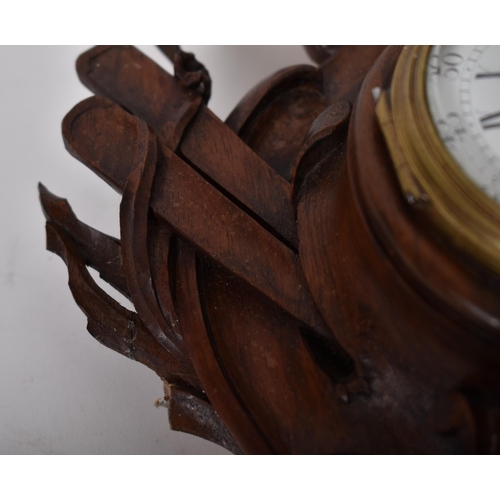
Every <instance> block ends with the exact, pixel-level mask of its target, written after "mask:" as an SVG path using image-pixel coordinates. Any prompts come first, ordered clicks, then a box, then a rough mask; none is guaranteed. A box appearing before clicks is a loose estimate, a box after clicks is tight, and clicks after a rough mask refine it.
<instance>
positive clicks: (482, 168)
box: [426, 45, 500, 203]
mask: <svg viewBox="0 0 500 500" xmlns="http://www.w3.org/2000/svg"><path fill="white" fill-rule="evenodd" d="M426 91H427V100H428V104H429V110H430V114H431V117H432V120H433V122H434V125H435V126H436V129H437V132H438V134H439V136H440V137H441V139H442V141H443V143H444V144H445V146H446V148H447V149H448V151H449V152H450V153H451V155H452V156H453V157H454V158H455V160H456V162H457V163H458V165H459V166H460V167H461V168H462V169H463V170H464V172H465V173H466V174H467V175H468V176H469V178H470V179H471V180H472V181H473V182H474V183H475V184H476V185H478V186H479V187H480V188H481V189H482V190H483V191H484V192H485V193H486V194H487V195H488V196H490V197H491V198H492V199H494V200H495V201H496V202H497V203H500V46H498V45H491V46H485V45H476V46H467V45H436V46H434V47H432V50H431V52H430V54H429V58H428V60H427V71H426Z"/></svg>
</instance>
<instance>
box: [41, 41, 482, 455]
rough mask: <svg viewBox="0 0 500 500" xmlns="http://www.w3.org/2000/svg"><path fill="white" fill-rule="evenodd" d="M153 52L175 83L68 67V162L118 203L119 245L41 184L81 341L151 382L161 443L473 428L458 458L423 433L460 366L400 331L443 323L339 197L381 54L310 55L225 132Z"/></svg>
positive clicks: (296, 440) (245, 447) (91, 61)
mask: <svg viewBox="0 0 500 500" xmlns="http://www.w3.org/2000/svg"><path fill="white" fill-rule="evenodd" d="M161 48H162V50H163V51H164V52H165V53H166V54H167V55H168V57H170V58H171V59H172V60H173V61H174V64H175V76H171V75H170V74H168V73H167V72H166V71H164V70H163V69H162V68H160V67H159V66H158V65H156V64H155V63H154V62H153V61H151V60H150V59H148V58H147V57H146V56H145V55H144V54H142V53H141V52H140V51H138V50H137V49H135V48H133V47H121V46H113V47H96V48H94V49H92V50H90V51H88V52H86V53H85V54H83V55H82V56H81V57H80V58H79V60H78V62H77V71H78V75H79V77H80V79H81V80H82V82H83V83H84V84H85V85H86V86H87V87H88V88H89V89H91V90H92V91H93V92H94V93H95V94H96V95H95V96H94V97H91V98H89V99H87V100H85V101H83V102H81V103H79V104H77V105H76V106H75V107H74V108H73V109H72V110H71V111H70V112H69V113H68V115H67V116H66V117H65V118H64V121H63V136H64V141H65V145H66V148H67V149H68V151H69V152H70V153H71V154H72V155H73V156H75V157H76V158H78V159H79V160H80V161H81V162H82V163H84V164H85V165H86V166H87V167H89V168H90V169H91V170H92V171H93V172H95V173H96V174H97V175H98V176H99V177H101V178H102V179H103V180H104V181H105V182H107V183H108V184H109V185H110V186H112V187H113V188H114V189H115V190H117V191H118V192H119V193H121V194H122V202H121V206H120V239H119V240H117V239H115V238H113V237H111V236H108V235H106V234H103V233H101V232H99V231H97V230H95V229H93V228H91V227H89V226H87V225H86V224H84V223H83V222H81V221H79V220H78V219H77V217H76V216H75V214H74V213H73V212H72V210H71V207H70V205H69V204H68V202H67V201H66V200H64V199H62V198H59V197H57V196H55V195H53V194H51V193H50V192H49V191H48V190H47V189H46V188H45V187H43V186H40V196H41V201H42V206H43V210H44V213H45V216H46V218H47V247H48V249H49V250H50V251H52V252H55V253H57V254H58V255H59V256H60V257H61V258H62V259H63V260H64V261H65V263H66V265H67V267H68V272H69V286H70V289H71V292H72V294H73V296H74V298H75V300H76V302H77V303H78V305H79V306H80V308H81V309H82V310H83V312H84V313H85V315H86V316H87V318H88V325H87V328H88V330H89V332H90V333H91V334H92V335H93V336H94V337H95V338H96V339H97V340H98V341H99V342H101V343H102V344H104V345H106V346H107V347H109V348H111V349H114V350H115V351H117V352H119V353H121V354H124V355H126V356H128V357H129V358H131V359H134V360H136V361H140V362H141V363H144V364H145V365H146V366H148V367H149V368H151V369H152V370H154V371H155V372H156V373H157V374H158V375H159V376H160V377H161V378H162V380H163V381H164V386H165V401H166V404H167V405H168V407H169V414H170V425H171V427H172V428H173V429H177V430H181V431H184V432H190V433H193V434H195V435H198V436H201V437H204V438H206V439H210V440H212V441H214V442H216V443H218V444H220V445H222V446H224V447H226V448H227V449H229V450H231V451H233V452H234V453H242V452H244V453H370V452H378V453H380V452H395V453H396V452H397V453H401V452H456V451H460V450H462V449H464V446H467V449H472V448H471V446H473V444H471V439H472V438H471V437H470V436H476V434H477V433H475V432H473V431H470V432H465V431H464V432H463V433H462V434H463V435H466V436H467V439H466V441H467V442H466V444H464V443H463V442H462V441H461V438H460V436H461V435H462V434H460V435H459V436H458V437H457V435H453V436H451V437H450V435H449V433H446V432H441V431H440V430H439V429H438V430H436V426H435V425H432V424H431V423H430V422H431V420H432V418H431V414H433V413H432V412H433V411H434V410H433V408H435V407H437V406H436V405H438V402H439V401H441V397H440V394H441V393H442V394H445V393H446V394H447V393H448V392H449V391H451V390H454V388H455V386H458V385H459V382H458V380H459V379H460V377H462V379H461V380H463V377H464V376H465V375H464V374H465V373H466V372H467V370H466V369H465V368H463V366H464V364H466V363H462V362H461V361H459V360H458V358H459V357H460V356H459V354H456V361H454V362H455V364H456V366H460V369H459V368H457V369H456V370H455V371H456V372H459V373H460V375H453V376H451V375H450V376H449V377H448V375H447V376H444V378H443V379H442V380H441V379H440V376H441V375H440V373H441V372H440V370H441V365H439V363H438V361H437V360H438V359H441V358H440V356H444V354H443V353H444V347H443V346H442V345H441V344H440V341H439V342H438V341H436V342H434V343H433V341H432V340H430V341H429V343H428V346H427V347H428V348H429V351H430V357H429V358H426V360H425V361H423V360H422V358H421V352H422V348H423V347H422V345H421V343H420V341H419V340H417V339H416V337H415V335H414V333H413V332H414V330H415V329H416V330H419V329H422V327H423V326H425V325H423V323H422V322H423V321H424V319H422V317H421V321H420V323H418V322H417V323H418V324H417V325H416V326H415V327H414V326H409V327H408V328H406V327H407V323H409V324H411V325H413V323H412V322H413V321H414V315H415V314H416V313H417V315H418V314H422V311H423V310H424V309H425V315H424V316H425V317H426V318H429V317H431V319H432V321H434V322H437V323H434V324H439V325H445V324H446V328H448V329H450V328H451V327H450V326H449V324H448V323H449V320H448V319H447V318H441V317H440V316H439V314H438V313H437V312H435V311H434V310H433V309H432V307H430V306H429V304H428V303H427V302H425V301H424V300H422V298H421V297H417V295H418V294H417V293H416V292H415V291H414V290H411V289H410V288H409V287H408V286H407V285H406V284H404V283H403V282H402V281H401V280H400V278H399V277H398V276H399V274H398V271H397V270H395V269H394V268H393V267H391V265H390V264H389V259H388V257H387V254H386V253H385V252H384V250H383V249H380V248H379V246H378V245H379V243H378V242H377V239H376V238H375V237H374V236H373V235H372V232H371V230H370V223H369V222H368V223H367V219H366V218H365V217H364V215H363V214H364V212H363V210H365V208H364V207H363V206H362V203H360V202H359V200H360V199H361V197H360V196H359V195H356V194H353V193H355V192H356V189H355V186H356V179H355V167H354V166H353V167H351V163H352V164H353V165H354V164H355V154H354V153H355V148H356V147H357V146H358V143H356V140H357V141H359V140H360V137H361V135H360V134H361V132H359V133H358V135H355V131H353V129H354V126H355V124H353V120H354V118H353V105H354V104H355V103H356V102H357V99H358V96H359V95H360V91H361V88H362V83H363V81H364V79H365V77H366V75H367V73H368V71H369V70H370V69H371V68H372V66H374V64H375V61H376V60H377V58H379V56H380V55H381V54H382V53H383V50H384V48H383V47H344V48H341V49H338V50H337V48H335V49H332V48H325V47H316V48H310V49H309V52H310V53H311V55H312V57H313V58H314V59H315V60H316V61H317V62H318V63H320V66H319V67H315V66H307V65H302V66H294V67H291V68H286V69H284V70H282V71H280V72H278V73H277V74H275V75H272V76H271V77H269V79H267V80H266V81H264V82H262V83H261V84H259V85H258V86H257V87H256V88H254V89H253V90H252V91H251V92H250V93H249V94H248V95H247V96H245V97H244V98H243V100H242V101H241V102H240V104H239V105H238V106H237V107H236V108H235V110H234V111H233V112H232V113H231V115H230V116H229V117H228V119H227V120H226V122H225V123H224V122H222V121H221V120H219V119H218V118H217V117H216V116H215V115H214V114H213V113H212V112H211V111H210V109H209V108H208V107H207V106H206V103H207V102H208V99H209V97H210V91H211V82H210V77H209V74H208V72H207V70H206V69H205V67H204V66H203V65H202V64H200V63H199V62H198V61H196V59H195V58H194V56H193V55H192V54H186V53H184V52H183V51H182V50H181V49H180V48H178V47H177V46H168V47H165V46H163V47H161ZM386 52H387V51H386ZM386 52H384V54H386ZM385 57H386V60H388V61H389V62H390V61H392V60H393V59H394V58H395V55H394V53H390V52H389V53H388V55H386V56H385ZM384 64H387V63H384ZM357 106H358V104H357ZM355 109H358V112H359V109H360V108H359V107H358V108H355ZM373 130H375V132H374V134H377V133H378V129H376V128H375V127H374V128H373ZM363 133H364V134H367V133H371V134H372V135H373V133H372V132H371V131H370V132H363ZM349 169H351V170H352V172H351V173H349ZM349 176H351V177H349ZM353 186H354V188H353ZM353 248H357V249H361V250H359V251H358V250H353ZM367 252H368V253H370V252H371V253H370V255H369V256H367ZM89 266H90V267H92V268H94V269H96V270H98V271H99V273H100V275H101V277H102V278H103V279H104V280H105V281H107V282H109V283H110V284H112V285H113V286H114V287H115V288H116V289H117V290H119V291H120V292H121V293H122V294H123V295H124V296H126V297H127V298H129V299H130V300H131V301H132V302H133V304H134V307H135V311H129V310H127V309H125V308H124V307H122V306H121V305H120V304H118V303H117V302H116V301H115V300H114V299H112V298H111V297H109V296H108V295H107V294H106V293H104V292H103V291H102V290H101V289H100V288H99V287H98V285H97V284H96V283H95V282H94V280H93V279H92V277H91V276H90V274H89V272H88V270H87V268H88V267H89ZM398 280H399V281H398ZM375 282H376V283H377V284H374V283H375ZM359 288H362V291H359ZM410 296H411V297H410ZM413 299H415V301H416V302H415V303H417V306H415V307H416V313H415V312H412V313H409V316H408V315H407V316H405V314H406V312H404V311H405V310H406V309H408V308H409V304H410V302H411V300H413ZM389 301H392V302H393V306H394V311H395V312H394V313H391V312H390V311H389V307H388V306H387V304H388V303H389ZM398 301H399V302H398ZM405 308H406V309H405ZM401 311H403V312H401ZM402 325H403V327H402ZM405 328H406V330H405ZM443 328H445V327H444V326H443ZM453 328H454V327H453ZM407 330H409V333H408V332H407ZM438 344H439V345H438ZM446 355H448V353H447V352H446ZM450 363H451V362H450ZM461 363H462V364H461ZM429 365H430V366H431V367H432V369H430V368H429ZM438 366H439V367H438ZM448 368H449V367H448ZM448 368H447V369H448ZM454 369H455V368H453V369H451V372H453V370H454ZM446 377H448V378H446ZM437 380H439V383H437V382H436V381H437ZM438 406H439V405H438ZM441 406H442V405H441ZM445 406H446V405H445ZM463 406H464V407H465V406H467V405H466V403H463ZM460 408H461V407H460ZM467 408H469V407H468V406H467ZM440 411H441V410H440ZM457 411H458V410H457ZM467 411H468V413H467V419H465V418H464V419H462V420H463V422H464V423H463V424H462V420H460V422H461V425H463V426H469V427H470V426H472V427H474V426H475V425H476V423H475V420H474V417H473V416H472V415H473V413H474V412H473V411H472V410H470V411H469V409H468V410H467ZM445 413H446V412H445ZM443 418H444V417H443ZM464 439H465V438H464ZM474 439H475V438H474Z"/></svg>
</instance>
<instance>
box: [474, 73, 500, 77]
mask: <svg viewBox="0 0 500 500" xmlns="http://www.w3.org/2000/svg"><path fill="white" fill-rule="evenodd" d="M495 77H496V78H499V77H500V72H496V73H477V74H476V78H495Z"/></svg>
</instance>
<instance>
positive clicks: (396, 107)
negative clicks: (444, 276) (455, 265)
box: [376, 46, 500, 274]
mask: <svg viewBox="0 0 500 500" xmlns="http://www.w3.org/2000/svg"><path fill="white" fill-rule="evenodd" d="M430 49H431V47H430V46H407V47H404V49H403V50H402V52H401V55H400V57H399V59H398V62H397V64H396V68H395V71H394V75H393V78H392V82H391V87H390V89H389V91H388V92H383V93H382V94H381V96H380V98H379V100H378V102H377V106H376V114H377V117H378V119H379V122H380V125H381V127H382V130H383V133H384V136H385V139H386V142H387V145H388V148H389V150H390V153H391V157H392V159H393V162H394V167H395V169H396V173H397V176H398V179H399V183H400V185H401V188H402V190H403V193H404V194H405V196H406V198H407V200H408V202H409V203H410V204H412V205H414V206H415V208H421V209H422V210H424V211H425V212H426V213H428V216H429V217H430V218H431V219H432V221H433V222H434V223H436V224H437V225H438V226H439V227H440V228H441V229H442V230H443V231H444V232H445V233H446V234H447V235H448V237H450V238H451V239H452V241H453V242H454V243H455V244H456V245H458V246H459V247H460V248H462V249H463V250H465V251H466V252H467V253H468V254H469V255H471V256H472V257H473V258H474V259H476V260H478V261H479V262H481V263H482V264H484V265H486V266H487V267H488V268H489V269H491V270H493V271H494V272H496V273H498V274H500V205H498V204H497V203H495V202H494V201H493V200H492V199H491V198H489V197H488V196H487V195H486V193H484V192H483V191H482V190H481V189H480V188H479V187H478V186H476V184H474V182H473V181H472V180H471V179H470V178H469V177H468V176H467V175H466V174H465V172H464V171H463V170H462V168H461V167H460V166H459V165H458V163H457V162H456V161H455V159H454V158H453V157H452V156H451V154H450V153H449V152H448V150H447V149H446V148H445V146H444V145H443V143H442V141H441V139H440V137H439V135H438V132H437V130H436V127H435V125H434V122H433V120H432V118H431V115H430V112H429V108H428V105H427V96H426V88H425V80H426V78H425V75H426V65H427V58H428V56H429V52H430Z"/></svg>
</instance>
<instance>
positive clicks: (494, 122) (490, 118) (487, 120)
mask: <svg viewBox="0 0 500 500" xmlns="http://www.w3.org/2000/svg"><path fill="white" fill-rule="evenodd" d="M479 121H480V122H481V126H482V127H483V129H484V130H486V129H487V128H495V127H500V111H497V112H496V113H490V114H489V115H485V116H482V117H481V118H479Z"/></svg>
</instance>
